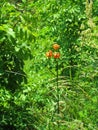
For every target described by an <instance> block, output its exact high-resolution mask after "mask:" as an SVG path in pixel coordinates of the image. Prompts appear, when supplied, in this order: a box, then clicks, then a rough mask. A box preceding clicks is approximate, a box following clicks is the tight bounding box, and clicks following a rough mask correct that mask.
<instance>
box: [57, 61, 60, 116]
mask: <svg viewBox="0 0 98 130" xmlns="http://www.w3.org/2000/svg"><path fill="white" fill-rule="evenodd" d="M57 113H58V114H59V113H60V110H59V86H58V61H57Z"/></svg>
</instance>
